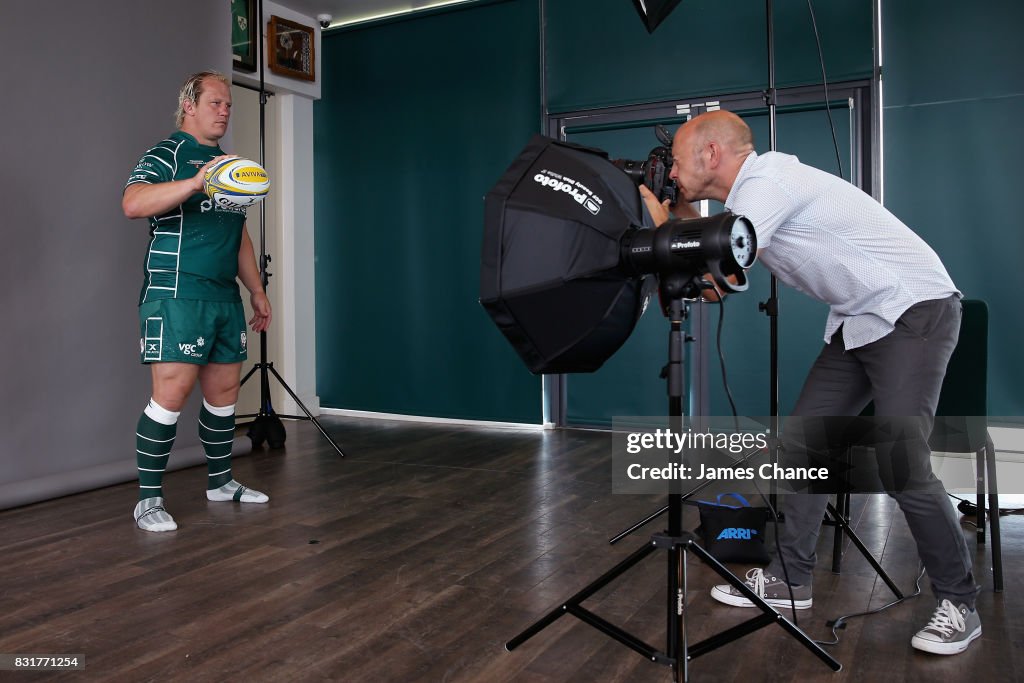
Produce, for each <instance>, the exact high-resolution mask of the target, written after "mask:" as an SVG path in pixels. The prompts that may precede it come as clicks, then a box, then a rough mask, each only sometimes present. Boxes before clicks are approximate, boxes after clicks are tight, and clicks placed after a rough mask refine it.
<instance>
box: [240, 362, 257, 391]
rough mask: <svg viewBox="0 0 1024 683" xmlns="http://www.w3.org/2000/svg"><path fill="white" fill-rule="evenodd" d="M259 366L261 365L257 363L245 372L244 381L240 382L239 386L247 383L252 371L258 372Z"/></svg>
mask: <svg viewBox="0 0 1024 683" xmlns="http://www.w3.org/2000/svg"><path fill="white" fill-rule="evenodd" d="M259 367H260V364H259V363H257V364H256V365H254V366H252V367H251V368H250V369H249V372H247V373H245V377H243V378H242V381H241V382H239V383H238V386H242V385H243V384H245V382H246V380H248V379H249V378H250V377H252V373H254V372H256V371H257V370H258V369H259Z"/></svg>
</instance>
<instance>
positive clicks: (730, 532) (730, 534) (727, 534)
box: [715, 527, 757, 541]
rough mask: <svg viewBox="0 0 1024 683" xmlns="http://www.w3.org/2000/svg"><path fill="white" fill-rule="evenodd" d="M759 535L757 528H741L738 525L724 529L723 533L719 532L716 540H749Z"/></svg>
mask: <svg viewBox="0 0 1024 683" xmlns="http://www.w3.org/2000/svg"><path fill="white" fill-rule="evenodd" d="M756 535H757V529H741V528H738V527H730V528H728V529H722V533H720V534H718V538H716V539H715V540H716V541H721V540H725V539H733V540H737V541H749V540H750V539H751V538H753V537H754V536H756Z"/></svg>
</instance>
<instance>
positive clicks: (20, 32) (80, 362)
mask: <svg viewBox="0 0 1024 683" xmlns="http://www.w3.org/2000/svg"><path fill="white" fill-rule="evenodd" d="M98 7H99V5H98V4H97V3H88V2H62V3H59V11H56V9H55V5H54V4H53V3H42V2H36V1H29V0H4V2H3V3H0V26H3V27H5V31H4V34H5V54H7V55H8V56H10V55H22V56H23V58H22V59H21V60H20V62H19V63H18V66H14V63H13V62H11V61H8V62H7V66H6V67H4V69H3V70H0V92H3V93H4V100H5V102H4V106H3V109H2V113H0V149H2V150H3V154H4V157H5V160H6V161H5V163H4V164H2V165H0V188H2V189H0V193H2V195H0V196H2V200H3V205H4V212H3V216H4V217H3V219H2V223H0V232H2V239H3V242H2V244H3V247H2V248H0V311H2V313H3V325H2V331H0V340H2V346H3V352H2V353H0V391H2V396H3V404H2V406H0V508H5V507H11V506H14V505H20V504H25V503H29V502H32V501H35V500H41V499H45V498H51V497H54V496H57V495H62V494H66V493H72V492H76V491H81V490H86V489H89V488H94V487H98V486H104V485H107V484H110V483H114V482H119V481H127V480H130V479H133V478H134V477H135V453H134V449H135V445H134V444H135V437H134V433H135V423H136V421H137V419H138V416H139V413H140V412H141V409H142V407H143V406H144V405H145V401H146V400H147V399H148V397H149V390H150V389H149V373H148V370H147V369H146V368H144V367H143V366H141V365H140V364H139V363H138V343H139V342H138V320H137V313H136V311H137V303H138V293H139V287H140V284H141V276H142V255H143V251H144V248H145V244H146V238H147V234H148V229H147V224H146V222H145V221H129V220H127V219H125V218H124V216H123V215H122V213H121V210H120V197H121V188H122V187H123V185H124V182H125V180H126V179H127V177H128V174H129V172H130V171H131V169H132V168H134V165H135V163H136V161H137V160H138V158H139V157H140V156H141V155H142V153H143V152H144V151H145V150H146V149H147V148H148V147H150V146H151V145H152V144H154V143H155V142H157V141H159V140H160V139H162V137H163V136H166V135H167V134H168V133H170V132H171V131H172V130H173V129H174V120H173V113H174V109H175V106H176V104H177V102H176V95H177V90H178V87H179V86H180V84H181V82H182V81H183V80H184V78H185V77H186V76H187V75H188V74H189V73H191V72H193V71H198V70H201V69H208V68H214V69H218V70H220V71H223V72H225V73H230V70H231V52H230V39H229V36H230V29H229V27H230V19H231V17H230V4H229V3H227V2H210V1H209V0H177V1H176V2H174V3H156V2H137V1H135V0H105V2H103V3H102V11H99V10H98ZM12 29H16V30H12ZM195 404H196V397H195V396H194V397H193V400H192V402H191V403H190V408H189V409H188V410H187V411H186V412H185V414H183V415H182V421H181V422H180V426H179V430H178V442H177V444H176V448H175V452H174V455H172V457H171V465H172V467H173V466H179V467H180V466H183V465H186V464H194V463H195V462H198V461H200V460H201V458H202V456H201V454H200V453H199V449H198V447H197V444H198V437H197V436H196V434H195V420H194V416H195ZM190 446H191V447H192V448H190ZM129 505H130V502H126V514H127V507H128V506H129Z"/></svg>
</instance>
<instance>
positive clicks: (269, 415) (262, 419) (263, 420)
mask: <svg viewBox="0 0 1024 683" xmlns="http://www.w3.org/2000/svg"><path fill="white" fill-rule="evenodd" d="M256 4H257V6H258V7H257V10H256V12H257V21H258V28H257V31H259V34H260V39H259V41H258V42H259V57H258V61H257V66H258V68H259V72H260V87H259V94H260V165H261V166H263V167H264V168H266V158H265V151H266V150H265V146H266V106H267V99H268V93H267V89H266V83H265V80H264V62H263V37H262V33H263V26H264V24H263V0H259V2H257V3H256ZM266 225H267V221H266V202H265V201H264V202H260V258H259V266H260V282H261V283H262V284H263V289H264V290H266V289H267V285H268V284H269V283H270V275H271V273H269V272H268V271H267V266H268V264H269V263H270V261H271V258H270V254H268V253H267V230H266ZM257 370H259V373H260V407H259V412H257V413H255V414H249V415H240V416H239V417H243V418H245V417H252V418H254V419H253V421H252V423H251V424H250V426H249V431H248V436H249V439H250V440H251V441H252V445H253V448H259V447H260V446H262V445H263V442H264V441H266V442H267V444H268V445H269V446H270V447H271V448H281V447H282V446H284V442H285V439H286V438H287V433H286V432H285V429H284V425H283V424H282V423H281V418H282V417H284V418H287V419H292V420H309V421H311V422H312V423H313V424H314V425H316V428H317V429H318V430H320V433H321V434H323V437H324V438H325V439H327V441H328V442H329V443H330V444H331V446H332V447H333V448H334V450H335V451H337V453H338V455H339V456H341V457H345V453H344V452H342V450H341V448H340V447H339V446H338V444H337V443H335V442H334V439H332V438H331V436H330V434H328V433H327V430H325V429H324V428H323V425H321V424H320V421H319V420H317V419H316V417H315V416H314V415H313V413H311V412H309V409H308V408H306V406H305V404H303V403H302V401H301V400H300V399H299V397H298V396H296V395H295V392H294V391H292V389H291V387H289V386H288V383H287V382H285V381H284V379H283V378H282V377H281V375H280V374H278V372H277V370H275V369H274V364H273V363H268V362H267V332H266V330H264V331H262V332H260V362H259V363H256V364H255V365H253V367H252V368H251V369H250V370H249V372H247V373H246V374H245V377H243V378H242V381H241V382H240V385H242V384H245V383H246V381H248V379H249V378H250V377H252V375H253V373H255V372H256V371H257ZM270 375H273V376H274V378H275V379H277V381H278V383H279V384H280V385H281V387H282V388H283V389H284V390H285V391H286V392H288V395H289V396H291V397H292V400H293V401H295V404H296V405H297V406H299V408H301V409H302V412H303V413H305V415H304V416H302V415H279V414H278V413H276V412H274V406H273V404H272V403H271V400H270Z"/></svg>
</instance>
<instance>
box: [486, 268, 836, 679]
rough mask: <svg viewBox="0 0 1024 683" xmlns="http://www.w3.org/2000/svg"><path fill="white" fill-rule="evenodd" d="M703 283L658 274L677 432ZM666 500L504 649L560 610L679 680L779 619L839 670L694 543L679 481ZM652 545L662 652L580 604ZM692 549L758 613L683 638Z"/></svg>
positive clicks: (830, 660) (671, 405)
mask: <svg viewBox="0 0 1024 683" xmlns="http://www.w3.org/2000/svg"><path fill="white" fill-rule="evenodd" d="M700 288H701V284H700V282H699V281H698V278H693V277H689V278H688V277H686V276H680V275H675V274H671V275H667V276H664V275H663V276H662V277H661V293H662V300H663V301H666V300H667V301H669V306H668V312H669V320H670V330H669V341H668V358H669V362H668V366H667V373H666V381H667V383H668V397H669V398H668V412H669V419H670V426H671V428H672V429H673V430H675V431H677V432H681V431H682V430H681V424H682V414H683V411H682V407H683V399H682V394H683V386H684V370H683V340H684V337H685V335H684V332H683V321H684V320H685V319H686V315H687V309H686V305H685V304H684V302H683V300H684V299H685V298H696V297H697V296H699V295H700ZM668 498H669V500H668V530H667V531H665V532H662V533H656V534H653V535H652V536H651V540H650V542H648V543H646V544H644V546H642V547H641V548H639V549H637V550H636V551H635V552H634V553H633V554H631V555H630V556H629V557H627V558H626V559H624V560H623V561H622V562H620V563H619V564H617V565H615V566H614V567H613V568H612V569H610V570H609V571H607V572H605V573H604V574H603V575H601V576H600V577H599V578H598V579H597V580H595V581H594V582H593V583H591V584H589V585H588V586H586V587H584V588H583V589H582V590H581V591H579V592H577V593H576V594H575V595H573V596H572V597H570V598H569V599H568V600H565V601H564V602H563V603H562V604H561V606H559V607H556V608H555V609H553V610H551V611H550V612H549V613H548V614H547V615H545V616H544V617H542V618H541V619H539V620H538V621H536V622H535V623H534V624H533V625H531V626H530V627H528V628H527V629H526V630H525V631H523V632H522V633H520V634H519V635H517V636H516V637H515V638H513V639H512V640H510V641H508V643H506V644H505V649H507V650H509V651H512V650H514V649H516V648H517V647H519V646H520V645H522V644H523V643H524V642H526V641H527V640H529V639H530V638H532V637H533V636H535V635H536V634H537V633H539V632H540V631H542V630H544V629H545V628H547V627H548V626H550V625H551V624H552V623H554V622H555V621H556V620H557V619H558V618H559V617H561V616H562V615H563V614H571V615H573V616H574V617H576V618H577V619H580V620H581V621H583V622H584V623H586V624H589V625H590V626H593V627H594V628H596V629H597V630H599V631H601V632H602V633H604V634H605V635H607V636H609V637H610V638H614V639H615V640H617V641H619V642H620V643H622V644H623V645H625V646H627V647H629V648H630V649H632V650H634V651H635V652H638V653H639V654H641V655H642V656H644V657H645V658H646V659H649V660H650V661H653V662H657V663H659V664H663V665H665V666H668V667H671V668H672V670H673V671H674V679H675V680H676V681H677V682H678V683H682V682H683V681H687V680H689V668H688V667H689V661H690V660H691V659H693V658H695V657H699V656H700V655H702V654H706V653H708V652H710V651H712V650H715V649H717V648H719V647H721V646H723V645H726V644H728V643H731V642H732V641H734V640H737V639H739V638H742V637H743V636H746V635H748V634H750V633H753V632H754V631H756V630H758V629H760V628H763V627H765V626H768V625H769V624H778V625H779V626H781V627H782V628H783V629H784V630H785V631H786V632H787V633H789V635H790V636H792V637H793V638H795V639H796V640H797V642H799V643H800V644H802V645H803V646H804V647H806V648H807V649H808V650H810V651H811V652H812V653H814V654H815V655H816V656H817V657H818V658H819V659H821V661H822V662H824V663H825V664H826V665H827V666H828V667H829V668H830V669H832V670H833V671H839V670H840V669H841V668H842V665H841V664H840V663H839V662H838V661H836V660H835V659H833V658H832V657H831V656H830V655H829V654H828V653H827V652H825V651H824V650H823V649H822V648H821V647H820V646H819V645H818V644H817V643H815V642H814V641H813V640H811V638H810V637H808V636H807V634H805V633H804V632H803V631H801V630H800V629H799V628H797V627H796V626H795V625H794V624H793V623H792V622H791V621H790V620H789V619H786V618H785V617H783V616H782V615H781V614H779V612H778V611H777V610H776V609H774V608H773V607H771V606H770V605H769V604H768V603H767V602H765V601H764V600H763V599H762V598H761V597H760V596H758V595H756V594H755V593H754V592H753V591H752V590H750V588H749V587H748V586H747V585H746V584H745V583H744V582H743V581H741V580H740V579H739V578H738V577H736V576H735V575H734V574H733V573H732V572H730V571H729V570H728V569H727V568H726V567H725V566H724V565H722V564H721V563H720V562H719V561H718V560H716V559H715V558H714V557H712V556H711V554H710V553H708V552H707V551H706V550H705V549H704V548H703V547H701V546H700V544H699V543H698V542H697V540H698V539H697V536H696V535H694V534H693V533H692V532H689V531H683V528H682V523H683V496H682V494H681V493H680V492H679V484H678V482H675V483H674V484H673V489H672V492H671V493H670V494H669V497H668ZM655 550H666V551H668V577H667V584H668V585H667V591H666V596H665V601H666V604H665V614H666V642H665V649H664V651H659V650H657V649H656V648H655V647H654V646H652V645H649V644H647V643H646V642H644V641H643V640H641V639H640V638H638V637H637V636H635V635H633V634H632V633H629V632H628V631H626V630H625V629H623V628H621V627H619V626H616V625H615V624H612V623H610V622H608V621H606V620H605V619H603V618H602V617H600V616H598V615H597V614H595V613H593V612H591V611H590V610H588V609H587V608H585V607H583V606H582V605H581V603H582V602H583V601H584V600H586V599H587V598H589V597H590V596H592V595H594V594H595V593H596V592H598V591H599V590H601V589H602V588H604V587H605V586H607V585H608V584H609V583H611V582H612V581H614V580H615V579H616V578H618V577H619V576H621V575H622V574H624V573H625V572H627V571H629V569H631V568H632V567H633V566H634V565H636V564H638V563H639V562H640V561H641V560H643V559H644V558H645V557H647V556H648V555H650V554H651V553H653V552H654V551H655ZM687 552H691V553H694V554H695V555H696V556H697V558H698V559H699V560H701V561H702V562H704V563H705V564H706V565H707V566H708V567H710V568H711V569H712V570H713V571H715V573H717V574H718V575H719V576H721V577H722V578H723V579H724V580H725V581H727V582H728V583H729V584H730V585H732V586H734V587H735V588H736V590H738V591H740V592H741V593H742V594H743V595H744V596H745V597H746V598H747V599H748V600H750V601H751V602H752V603H753V604H754V606H755V607H757V608H758V609H759V610H760V611H761V614H759V615H758V616H755V617H753V618H751V619H748V620H747V621H744V622H741V623H740V624H738V625H736V626H733V627H731V628H729V629H726V630H725V631H723V632H721V633H718V634H716V635H713V636H711V637H709V638H706V639H704V640H702V641H700V642H698V643H694V644H692V645H690V644H689V642H688V641H687V637H686V553H687Z"/></svg>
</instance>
